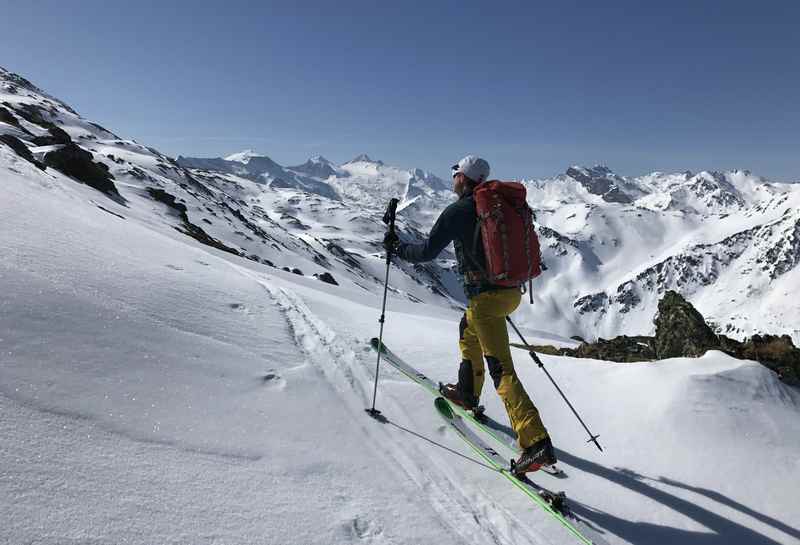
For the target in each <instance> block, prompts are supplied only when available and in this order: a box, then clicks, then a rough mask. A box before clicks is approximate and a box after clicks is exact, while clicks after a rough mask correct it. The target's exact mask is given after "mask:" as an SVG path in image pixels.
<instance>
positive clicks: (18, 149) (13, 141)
mask: <svg viewBox="0 0 800 545" xmlns="http://www.w3.org/2000/svg"><path fill="white" fill-rule="evenodd" d="M0 142H2V143H4V144H5V145H7V146H8V147H10V148H11V149H12V150H14V153H16V154H17V155H19V156H20V157H22V158H23V159H25V160H26V161H28V162H29V163H32V164H34V165H36V166H37V167H38V168H40V169H42V170H44V169H45V166H44V165H43V164H42V163H40V162H39V161H37V160H36V159H34V157H33V154H32V153H31V150H29V149H28V146H26V145H25V144H24V143H23V142H22V140H20V139H19V138H17V137H16V136H13V135H11V134H0Z"/></svg>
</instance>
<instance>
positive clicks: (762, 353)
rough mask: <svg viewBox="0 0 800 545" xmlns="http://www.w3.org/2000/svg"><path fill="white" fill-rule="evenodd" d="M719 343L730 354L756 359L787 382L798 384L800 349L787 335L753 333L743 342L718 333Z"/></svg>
mask: <svg viewBox="0 0 800 545" xmlns="http://www.w3.org/2000/svg"><path fill="white" fill-rule="evenodd" d="M720 343H721V345H722V350H724V351H725V352H727V353H728V354H730V355H731V356H734V357H736V358H740V359H747V360H754V361H757V362H759V363H761V364H762V365H764V366H765V367H768V368H770V369H772V370H773V371H775V372H776V373H777V374H778V376H779V377H780V378H781V379H782V380H783V381H784V382H786V383H787V384H792V385H794V386H800V349H798V348H796V347H795V346H794V343H793V342H792V338H791V337H790V336H789V335H780V336H778V335H753V336H752V337H750V338H749V339H747V340H746V341H745V342H740V341H737V340H735V339H731V338H730V337H726V336H725V335H720Z"/></svg>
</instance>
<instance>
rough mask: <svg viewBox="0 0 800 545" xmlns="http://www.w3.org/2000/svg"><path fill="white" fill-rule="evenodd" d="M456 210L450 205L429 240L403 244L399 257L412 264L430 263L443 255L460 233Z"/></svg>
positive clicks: (434, 227)
mask: <svg viewBox="0 0 800 545" xmlns="http://www.w3.org/2000/svg"><path fill="white" fill-rule="evenodd" d="M455 212H456V208H455V207H454V205H452V204H451V205H450V206H448V207H447V208H445V209H444V212H442V214H441V215H440V216H439V219H437V220H436V224H434V226H433V229H431V232H430V234H429V235H428V239H427V240H425V241H424V242H422V243H421V244H401V245H400V247H399V248H398V250H397V255H398V256H399V257H400V258H401V259H404V260H406V261H409V262H411V263H420V262H423V261H430V260H431V259H434V258H435V257H436V256H437V255H439V254H440V253H441V251H442V250H444V248H445V247H446V246H447V245H448V244H450V243H451V242H452V241H453V239H454V238H456V235H457V234H458V232H459V223H460V222H458V221H457V219H458V218H457V217H456V216H457V214H456V213H455Z"/></svg>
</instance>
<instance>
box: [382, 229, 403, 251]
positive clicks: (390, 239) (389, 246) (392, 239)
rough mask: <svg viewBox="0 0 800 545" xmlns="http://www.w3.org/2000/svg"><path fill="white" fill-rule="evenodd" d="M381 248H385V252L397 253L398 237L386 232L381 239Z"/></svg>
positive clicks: (393, 233) (395, 234)
mask: <svg viewBox="0 0 800 545" xmlns="http://www.w3.org/2000/svg"><path fill="white" fill-rule="evenodd" d="M383 247H384V248H386V251H387V252H391V253H393V254H394V253H397V249H398V248H399V247H400V237H398V236H397V233H395V232H393V231H387V233H386V235H385V236H384V237H383Z"/></svg>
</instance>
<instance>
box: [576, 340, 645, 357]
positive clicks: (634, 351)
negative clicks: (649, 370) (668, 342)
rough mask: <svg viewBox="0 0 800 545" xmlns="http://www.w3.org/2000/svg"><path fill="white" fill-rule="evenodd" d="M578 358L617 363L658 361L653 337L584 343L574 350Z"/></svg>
mask: <svg viewBox="0 0 800 545" xmlns="http://www.w3.org/2000/svg"><path fill="white" fill-rule="evenodd" d="M574 355H575V356H576V357H578V358H592V359H596V360H607V361H617V362H625V363H628V362H635V361H650V360H654V359H656V351H655V348H654V346H653V337H645V336H634V337H628V336H627V335H621V336H619V337H614V338H613V339H609V340H606V339H597V342H595V343H584V344H582V345H580V346H579V347H578V348H576V349H575V350H574Z"/></svg>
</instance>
